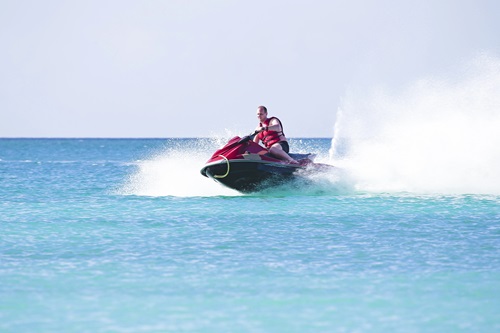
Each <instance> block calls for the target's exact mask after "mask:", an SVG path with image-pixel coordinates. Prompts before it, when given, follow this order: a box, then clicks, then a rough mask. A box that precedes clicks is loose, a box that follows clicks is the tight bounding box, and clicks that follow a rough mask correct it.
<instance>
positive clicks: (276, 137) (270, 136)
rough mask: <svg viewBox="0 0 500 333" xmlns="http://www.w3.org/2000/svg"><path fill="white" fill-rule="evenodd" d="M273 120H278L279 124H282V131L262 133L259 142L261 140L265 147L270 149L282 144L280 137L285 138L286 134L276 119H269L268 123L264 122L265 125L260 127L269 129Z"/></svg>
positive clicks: (261, 124) (262, 124)
mask: <svg viewBox="0 0 500 333" xmlns="http://www.w3.org/2000/svg"><path fill="white" fill-rule="evenodd" d="M273 119H276V120H277V121H278V123H279V124H280V127H281V131H279V132H278V131H262V132H260V133H259V135H258V138H259V140H261V141H262V142H263V143H264V146H266V148H269V147H271V146H272V145H274V144H275V143H277V142H280V141H281V139H280V137H281V136H285V133H283V125H282V124H281V121H280V120H279V119H278V118H276V117H271V118H267V119H266V121H264V122H263V123H260V127H269V123H270V122H271V120H273Z"/></svg>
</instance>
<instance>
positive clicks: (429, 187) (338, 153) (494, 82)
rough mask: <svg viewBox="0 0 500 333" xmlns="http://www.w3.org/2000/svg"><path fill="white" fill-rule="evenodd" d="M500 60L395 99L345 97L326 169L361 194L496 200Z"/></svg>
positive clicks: (478, 63) (380, 94)
mask: <svg viewBox="0 0 500 333" xmlns="http://www.w3.org/2000/svg"><path fill="white" fill-rule="evenodd" d="M499 147H500V59H498V58H494V57H491V56H486V55H481V56H479V57H478V58H477V59H475V60H474V61H473V62H471V63H470V64H468V65H467V66H466V69H464V70H461V71H460V72H459V73H458V75H457V76H456V77H455V78H453V79H450V78H448V79H443V78H430V79H423V80H420V81H418V82H416V83H415V84H413V85H412V86H410V87H409V88H407V89H406V90H404V91H402V92H399V93H394V92H392V93H391V92H388V91H387V90H378V91H375V92H372V93H371V94H369V96H368V97H365V96H363V95H362V94H355V93H351V94H349V95H348V96H347V97H346V99H345V100H344V102H343V104H342V106H341V108H340V109H339V111H338V117H337V122H336V124H335V136H334V138H333V140H332V159H333V160H334V161H333V162H332V163H334V164H336V165H338V166H341V167H344V168H346V169H347V170H349V172H350V173H351V174H352V175H353V177H354V178H355V180H356V187H357V188H358V189H359V190H367V191H409V192H433V193H436V192H439V193H478V194H500V172H499V171H498V170H500V148H499Z"/></svg>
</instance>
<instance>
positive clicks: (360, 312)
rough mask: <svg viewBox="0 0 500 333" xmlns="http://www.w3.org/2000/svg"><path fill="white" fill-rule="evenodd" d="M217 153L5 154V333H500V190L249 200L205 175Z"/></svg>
mask: <svg viewBox="0 0 500 333" xmlns="http://www.w3.org/2000/svg"><path fill="white" fill-rule="evenodd" d="M223 141H224V140H223V139H158V140H151V139H150V140H140V139H130V140H118V139H115V140H105V139H101V140H97V139H95V140H92V139H67V140H62V139H50V140H37V139H2V140H0V181H1V184H2V185H1V187H0V198H1V203H0V216H1V220H0V221H1V222H0V226H1V230H2V232H1V234H0V331H1V332H495V331H499V330H500V317H499V316H498V313H500V297H499V295H500V205H499V203H500V192H499V193H494V191H492V190H491V187H487V189H488V190H487V191H485V192H487V193H486V194H484V193H481V191H475V192H463V193H452V192H450V191H444V189H445V187H442V189H443V191H439V192H438V191H434V190H435V187H429V189H430V191H418V192H415V191H411V190H408V191H393V190H392V189H393V188H394V186H393V184H395V183H398V184H402V183H405V182H404V180H405V179H404V178H399V179H398V182H394V180H393V179H392V178H391V179H388V180H387V183H390V185H388V186H387V189H386V190H384V189H383V188H382V190H377V191H374V190H373V187H378V188H380V184H381V181H380V179H378V180H377V183H376V185H377V186H371V185H374V183H371V184H367V182H369V180H370V179H371V178H370V175H368V174H365V175H364V177H359V173H358V172H359V170H360V168H359V167H358V168H355V169H356V173H350V172H348V170H347V171H346V170H343V171H339V172H337V173H335V174H330V175H317V176H313V177H311V178H310V179H309V181H308V182H305V183H296V184H291V185H290V186H284V187H282V188H278V189H274V190H270V191H267V192H264V193H258V194H254V195H241V194H238V193H235V192H233V191H231V190H229V189H225V188H222V187H221V186H220V185H218V184H216V183H214V182H212V181H211V180H209V179H206V178H204V177H202V176H201V175H200V174H199V169H200V168H201V166H202V165H203V163H204V162H205V161H206V160H207V159H208V157H209V156H210V154H211V152H212V151H213V150H215V148H216V147H218V146H220V145H221V144H222V143H223ZM291 145H292V147H293V148H294V149H295V151H297V150H298V151H314V152H318V153H319V155H318V159H319V160H320V161H323V162H328V161H330V162H331V160H329V159H331V157H330V155H331V152H330V148H331V140H330V139H302V140H298V139H296V140H292V142H291ZM344 164H346V163H344ZM346 165H348V163H347V164H346ZM359 179H362V181H359ZM424 180H425V179H424ZM422 182H423V181H421V182H420V183H421V184H422ZM422 188H424V189H425V186H421V187H420V189H422ZM474 188H477V187H474ZM492 192H493V193H492Z"/></svg>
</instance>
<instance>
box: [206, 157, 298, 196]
mask: <svg viewBox="0 0 500 333" xmlns="http://www.w3.org/2000/svg"><path fill="white" fill-rule="evenodd" d="M228 168H229V170H228ZM302 168H303V167H301V166H297V165H290V164H283V163H272V162H271V163H266V162H261V161H243V160H242V161H240V160H235V161H221V162H220V163H215V164H209V165H206V166H205V167H204V168H203V169H202V170H201V173H202V174H203V175H204V176H207V177H209V178H211V179H213V180H215V181H216V182H218V183H220V184H222V185H224V186H226V187H229V188H232V189H234V190H237V191H239V192H243V193H251V192H257V191H260V190H263V189H266V188H269V187H272V186H276V185H280V184H283V183H285V182H288V181H290V180H292V179H293V178H295V172H296V171H297V170H298V169H302Z"/></svg>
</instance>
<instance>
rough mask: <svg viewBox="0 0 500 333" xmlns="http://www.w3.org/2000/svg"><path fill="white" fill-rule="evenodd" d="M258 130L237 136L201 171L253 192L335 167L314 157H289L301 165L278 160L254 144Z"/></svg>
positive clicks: (235, 188)
mask: <svg viewBox="0 0 500 333" xmlns="http://www.w3.org/2000/svg"><path fill="white" fill-rule="evenodd" d="M257 133H258V131H256V132H254V133H253V134H250V135H248V136H245V137H243V138H240V137H239V136H236V137H234V138H232V139H231V140H229V141H228V143H227V144H226V145H225V146H224V147H222V148H220V149H218V150H217V151H216V152H215V153H214V154H213V155H212V157H210V159H209V160H208V161H207V162H206V164H205V166H204V167H203V168H202V169H201V174H202V175H203V176H205V177H208V178H211V179H213V180H214V181H216V182H217V183H220V184H222V185H224V186H226V187H229V188H231V189H234V190H237V191H239V192H242V193H251V192H258V191H260V190H264V189H266V188H269V187H273V186H276V185H281V184H283V183H286V182H288V181H291V180H293V179H296V178H297V177H301V176H304V175H305V174H307V173H309V172H314V171H325V170H328V169H330V168H333V167H332V166H331V165H327V164H319V163H314V157H315V155H313V154H292V153H290V154H289V155H290V156H291V157H292V158H293V159H295V160H296V161H298V163H297V164H292V163H289V162H288V161H284V160H280V159H277V158H275V157H273V156H271V155H270V154H269V151H268V150H267V149H266V148H264V147H262V146H261V145H259V144H257V143H255V142H254V141H253V138H254V136H255V135H256V134H257Z"/></svg>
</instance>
